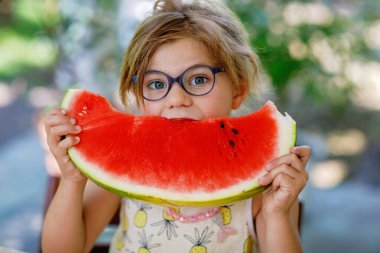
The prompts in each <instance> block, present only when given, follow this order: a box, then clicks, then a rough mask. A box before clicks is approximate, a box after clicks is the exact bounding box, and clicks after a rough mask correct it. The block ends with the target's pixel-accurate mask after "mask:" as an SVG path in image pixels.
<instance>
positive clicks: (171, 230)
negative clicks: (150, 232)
mask: <svg viewBox="0 0 380 253" xmlns="http://www.w3.org/2000/svg"><path fill="white" fill-rule="evenodd" d="M166 210H167V209H166V208H164V210H163V220H160V221H158V222H155V223H153V224H152V226H161V228H160V230H159V231H158V234H157V235H158V236H160V235H162V234H163V233H165V234H166V238H167V239H168V240H171V239H172V236H174V237H177V236H178V235H177V232H176V229H178V226H177V224H175V221H174V217H173V216H171V215H170V214H168V213H167V212H166ZM173 210H174V211H175V212H177V213H179V208H178V207H177V208H173Z"/></svg>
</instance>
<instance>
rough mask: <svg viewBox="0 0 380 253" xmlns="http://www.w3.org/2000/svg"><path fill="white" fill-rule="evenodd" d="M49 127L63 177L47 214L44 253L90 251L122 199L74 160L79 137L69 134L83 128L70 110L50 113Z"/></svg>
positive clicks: (52, 148) (46, 125)
mask: <svg viewBox="0 0 380 253" xmlns="http://www.w3.org/2000/svg"><path fill="white" fill-rule="evenodd" d="M45 129H46V133H47V141H48V145H49V148H50V150H51V152H52V153H53V155H54V157H55V159H56V160H57V162H58V165H59V168H60V170H61V173H62V177H61V183H60V185H59V187H58V189H57V192H56V194H55V196H54V198H53V200H52V202H51V205H50V207H49V209H48V211H47V214H46V217H45V221H44V226H43V231H42V249H43V252H88V251H90V249H91V248H92V245H93V244H94V242H95V240H96V238H97V237H98V235H99V234H100V233H101V231H102V230H103V228H104V227H105V225H106V224H107V223H108V222H109V220H110V219H111V218H112V215H113V214H114V212H115V211H116V210H117V207H118V205H119V204H120V198H119V197H117V196H115V195H113V194H112V193H109V192H107V191H105V190H103V189H101V188H100V187H98V186H96V185H95V184H93V183H92V182H87V178H86V177H85V176H84V175H82V174H81V173H80V172H79V171H78V169H77V168H76V167H75V166H74V164H73V163H72V162H71V160H70V158H69V157H68V155H67V149H68V148H70V147H72V146H73V145H76V144H77V143H78V142H79V140H76V139H75V138H73V137H70V136H69V135H70V134H75V133H78V132H79V131H80V129H79V130H78V129H76V128H75V121H73V120H72V119H70V118H68V117H67V116H66V111H64V110H60V109H55V110H53V111H52V112H50V113H49V115H48V116H47V118H46V120H45ZM63 136H68V137H66V138H62V137H63Z"/></svg>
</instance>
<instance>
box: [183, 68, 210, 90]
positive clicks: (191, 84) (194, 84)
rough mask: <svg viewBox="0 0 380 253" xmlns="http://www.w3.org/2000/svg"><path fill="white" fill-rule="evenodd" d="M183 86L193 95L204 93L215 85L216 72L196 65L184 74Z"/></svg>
mask: <svg viewBox="0 0 380 253" xmlns="http://www.w3.org/2000/svg"><path fill="white" fill-rule="evenodd" d="M182 82H183V86H184V88H185V89H186V91H187V92H188V93H190V94H192V95H204V94H206V93H208V92H210V91H211V89H212V88H213V86H214V74H213V72H212V71H211V69H209V68H207V67H203V66H195V67H193V68H190V69H188V70H187V71H186V72H185V73H184V74H183V79H182Z"/></svg>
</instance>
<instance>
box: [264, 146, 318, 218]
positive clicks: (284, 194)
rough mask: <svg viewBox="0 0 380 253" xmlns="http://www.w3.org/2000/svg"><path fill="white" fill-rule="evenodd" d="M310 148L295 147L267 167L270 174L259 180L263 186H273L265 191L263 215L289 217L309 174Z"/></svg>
mask: <svg viewBox="0 0 380 253" xmlns="http://www.w3.org/2000/svg"><path fill="white" fill-rule="evenodd" d="M310 154H311V149H310V147H309V146H300V147H293V148H291V149H290V153H289V154H286V155H283V156H280V157H278V158H276V159H274V160H272V161H271V162H270V163H269V164H268V165H267V166H266V170H267V171H268V173H267V174H266V175H264V176H262V177H261V178H260V179H259V183H260V184H261V185H263V186H266V185H269V184H272V185H271V186H269V187H268V189H266V190H265V191H264V194H263V200H262V201H263V202H262V211H263V215H264V216H265V215H268V214H270V215H273V214H280V215H289V213H290V209H291V207H292V205H293V204H294V203H295V201H297V200H298V195H299V193H300V192H301V191H302V189H303V188H304V186H305V184H306V182H307V179H308V174H307V172H306V170H305V168H306V163H307V161H308V160H309V158H310Z"/></svg>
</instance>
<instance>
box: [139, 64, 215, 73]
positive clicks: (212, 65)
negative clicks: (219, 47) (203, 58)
mask: <svg viewBox="0 0 380 253" xmlns="http://www.w3.org/2000/svg"><path fill="white" fill-rule="evenodd" d="M214 65H215V64H209V63H202V62H198V63H195V64H193V65H190V66H187V67H186V68H184V69H183V70H182V72H183V71H185V70H187V69H189V68H192V67H195V66H211V67H214ZM147 71H160V72H163V73H165V71H163V70H159V69H146V71H145V72H147Z"/></svg>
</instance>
